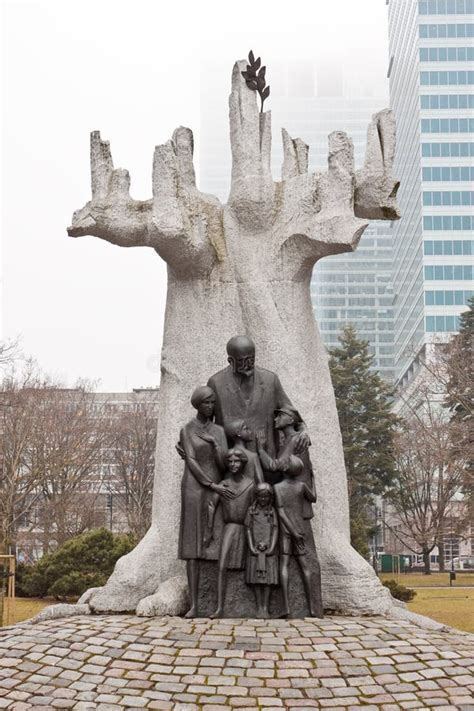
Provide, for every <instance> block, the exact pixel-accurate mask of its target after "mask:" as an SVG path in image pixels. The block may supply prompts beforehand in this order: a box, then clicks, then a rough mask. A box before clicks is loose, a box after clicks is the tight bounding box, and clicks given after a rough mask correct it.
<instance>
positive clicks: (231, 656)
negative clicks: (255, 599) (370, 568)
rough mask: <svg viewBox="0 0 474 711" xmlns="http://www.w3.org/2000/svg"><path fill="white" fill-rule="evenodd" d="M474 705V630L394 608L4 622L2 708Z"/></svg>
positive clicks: (216, 710)
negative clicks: (396, 616) (363, 614)
mask: <svg viewBox="0 0 474 711" xmlns="http://www.w3.org/2000/svg"><path fill="white" fill-rule="evenodd" d="M359 707H363V709H365V711H371V710H373V709H383V710H384V711H395V709H412V708H413V709H414V708H416V709H431V708H437V709H439V710H440V711H441V710H443V709H466V710H467V709H473V710H474V635H468V634H464V633H462V632H453V631H448V632H433V631H427V630H422V629H420V628H419V627H417V626H416V625H414V624H411V623H408V622H402V621H398V620H387V619H385V618H379V617H371V618H350V617H328V618H325V619H324V620H313V619H306V620H268V621H263V620H209V619H200V620H183V619H179V618H154V619H150V618H139V617H134V616H131V615H129V616H126V615H121V616H115V615H114V616H97V617H95V616H94V617H92V616H91V617H87V616H84V617H73V618H69V619H62V620H50V621H47V622H41V623H38V624H35V625H19V626H17V627H10V628H8V629H4V630H0V709H3V708H8V709H15V710H16V711H23V709H38V710H41V711H44V710H45V709H76V710H81V711H92V710H95V709H97V711H123V709H124V708H126V709H143V708H148V709H175V710H176V711H185V710H188V711H194V710H198V709H202V710H203V711H220V710H221V709H229V708H231V709H238V710H239V711H243V710H244V709H256V708H259V709H265V710H266V711H269V710H270V709H280V710H281V709H295V708H297V709H313V708H328V709H333V711H335V710H336V709H342V710H343V711H347V710H348V709H349V711H350V710H351V709H356V708H357V709H358V708H359Z"/></svg>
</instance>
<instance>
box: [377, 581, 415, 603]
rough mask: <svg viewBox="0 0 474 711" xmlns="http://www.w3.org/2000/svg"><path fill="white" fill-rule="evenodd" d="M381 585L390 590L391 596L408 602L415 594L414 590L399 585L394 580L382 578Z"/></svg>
mask: <svg viewBox="0 0 474 711" xmlns="http://www.w3.org/2000/svg"><path fill="white" fill-rule="evenodd" d="M383 585H385V587H386V588H388V589H389V590H390V593H391V595H392V597H394V598H395V599H396V600H401V601H402V602H410V600H413V598H414V597H415V595H416V591H415V590H412V589H411V588H407V587H405V585H400V583H397V581H396V580H384V581H383Z"/></svg>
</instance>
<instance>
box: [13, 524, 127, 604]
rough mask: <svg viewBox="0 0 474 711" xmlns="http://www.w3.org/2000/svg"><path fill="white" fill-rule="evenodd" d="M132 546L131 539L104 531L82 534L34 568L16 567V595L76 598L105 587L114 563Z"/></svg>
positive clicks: (39, 561) (30, 566) (33, 566)
mask: <svg viewBox="0 0 474 711" xmlns="http://www.w3.org/2000/svg"><path fill="white" fill-rule="evenodd" d="M133 546H134V541H133V540H132V539H131V538H130V536H128V535H122V534H113V533H111V531H109V530H108V529H106V528H97V529H94V530H92V531H87V532H86V533H82V534H81V535H80V536H76V537H75V538H71V539H70V540H69V541H66V543H64V544H63V545H62V546H60V547H59V548H57V550H55V551H54V552H53V553H49V554H47V555H45V556H43V557H42V558H40V560H38V562H37V563H35V564H34V565H28V566H26V565H19V566H18V570H17V578H16V586H15V587H16V594H17V595H18V596H19V597H46V596H52V597H55V598H56V599H58V600H63V599H66V598H68V597H79V596H80V595H82V593H83V592H85V591H86V590H87V589H88V588H92V587H97V586H100V585H104V584H105V582H106V581H107V578H108V577H109V576H110V575H111V573H112V571H113V569H114V566H115V563H116V562H117V560H118V559H119V558H120V557H121V556H123V555H125V554H126V553H129V551H131V550H132V548H133Z"/></svg>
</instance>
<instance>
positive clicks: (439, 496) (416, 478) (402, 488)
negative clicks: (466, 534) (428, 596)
mask: <svg viewBox="0 0 474 711" xmlns="http://www.w3.org/2000/svg"><path fill="white" fill-rule="evenodd" d="M395 459H396V466H397V476H396V479H395V481H394V484H393V486H392V488H391V491H390V494H389V497H388V498H389V501H390V502H391V504H392V505H393V507H394V509H395V512H396V515H397V519H398V522H399V525H398V527H397V532H396V535H397V537H398V538H399V539H400V540H401V541H402V542H403V543H404V545H405V547H406V548H407V549H408V550H411V551H412V552H414V553H417V554H421V555H422V556H423V562H424V568H425V573H426V574H429V573H430V553H431V551H432V550H433V549H434V547H435V546H436V545H437V544H439V543H440V542H442V540H443V536H444V534H445V531H446V525H447V521H448V520H449V521H450V522H451V524H450V526H451V527H452V521H453V520H455V519H456V520H457V522H458V523H457V527H458V531H457V532H459V533H460V532H461V530H462V529H463V528H466V526H467V524H468V520H467V516H465V517H463V516H461V517H459V516H458V515H456V516H455V512H454V509H455V508H456V509H458V508H459V506H460V505H461V506H462V504H461V502H460V500H459V493H460V491H461V487H462V483H463V476H464V470H465V460H464V459H463V457H462V456H460V453H459V452H456V451H455V449H454V447H453V441H452V433H451V423H450V422H449V419H448V418H447V416H446V411H444V410H443V408H442V407H441V406H440V405H439V404H437V403H436V402H434V403H433V402H431V401H430V400H429V399H425V400H424V403H423V407H422V408H420V407H418V408H417V409H416V410H415V411H412V413H411V414H410V416H409V417H408V418H407V419H406V420H405V423H404V426H403V428H402V429H401V431H400V432H399V433H398V435H397V436H396V438H395Z"/></svg>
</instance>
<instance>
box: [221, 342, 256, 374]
mask: <svg viewBox="0 0 474 711" xmlns="http://www.w3.org/2000/svg"><path fill="white" fill-rule="evenodd" d="M227 355H228V356H229V357H228V358H227V360H228V361H229V363H230V366H231V368H232V371H233V372H234V373H238V374H239V375H244V376H247V377H249V376H250V375H252V374H253V371H254V367H255V343H254V342H253V341H252V339H251V338H249V337H248V336H234V337H233V338H231V339H230V341H228V343H227Z"/></svg>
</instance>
